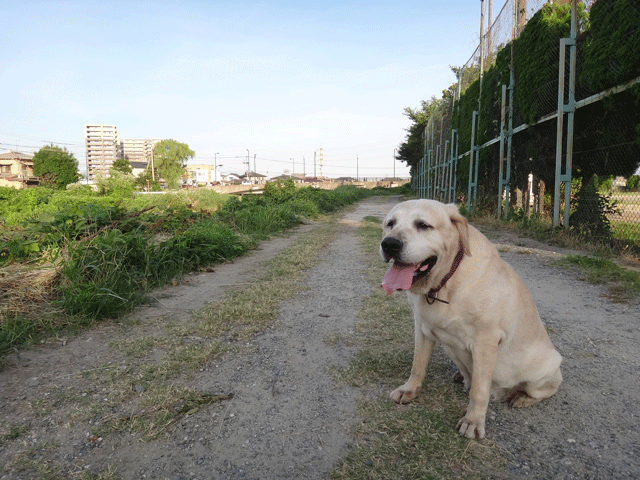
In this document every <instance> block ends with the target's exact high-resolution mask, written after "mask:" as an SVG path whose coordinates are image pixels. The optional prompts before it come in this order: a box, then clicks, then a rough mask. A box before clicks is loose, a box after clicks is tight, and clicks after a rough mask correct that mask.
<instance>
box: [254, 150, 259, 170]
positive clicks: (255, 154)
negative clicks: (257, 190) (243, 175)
mask: <svg viewBox="0 0 640 480" xmlns="http://www.w3.org/2000/svg"><path fill="white" fill-rule="evenodd" d="M257 155H258V154H257V153H254V154H253V173H257V171H256V156H257Z"/></svg>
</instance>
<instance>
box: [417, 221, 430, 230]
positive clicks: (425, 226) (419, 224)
mask: <svg viewBox="0 0 640 480" xmlns="http://www.w3.org/2000/svg"><path fill="white" fill-rule="evenodd" d="M416 228H417V229H418V230H429V229H430V228H431V225H429V224H428V223H425V222H423V221H420V220H418V221H417V222H416Z"/></svg>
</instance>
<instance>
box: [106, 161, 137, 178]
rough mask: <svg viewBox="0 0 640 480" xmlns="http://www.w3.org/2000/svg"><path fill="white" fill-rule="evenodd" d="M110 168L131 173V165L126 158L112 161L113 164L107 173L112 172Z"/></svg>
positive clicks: (126, 173) (127, 173)
mask: <svg viewBox="0 0 640 480" xmlns="http://www.w3.org/2000/svg"><path fill="white" fill-rule="evenodd" d="M112 170H115V171H117V172H121V173H124V174H125V175H131V173H132V172H133V167H132V166H131V162H129V160H127V159H126V158H119V159H118V160H116V161H115V162H113V165H111V168H109V174H111V173H112Z"/></svg>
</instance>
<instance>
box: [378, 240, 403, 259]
mask: <svg viewBox="0 0 640 480" xmlns="http://www.w3.org/2000/svg"><path fill="white" fill-rule="evenodd" d="M402 245H403V243H402V240H398V239H397V238H393V237H386V238H383V239H382V243H380V246H381V247H382V251H383V252H384V253H386V254H387V255H389V256H390V257H392V256H394V255H396V254H397V253H399V252H400V250H402Z"/></svg>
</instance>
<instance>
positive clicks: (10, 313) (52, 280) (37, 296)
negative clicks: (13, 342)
mask: <svg viewBox="0 0 640 480" xmlns="http://www.w3.org/2000/svg"><path fill="white" fill-rule="evenodd" d="M59 281H60V273H59V272H58V271H57V269H56V267H55V266H54V265H45V266H39V267H37V268H32V267H28V266H24V265H11V266H9V267H6V268H4V269H2V270H0V322H1V321H3V320H5V319H9V318H14V317H23V318H38V317H42V316H43V314H45V315H46V314H54V313H60V309H58V308H57V307H55V306H54V305H53V304H52V300H53V299H54V298H55V296H56V293H55V292H56V289H55V287H56V285H57V284H58V282H59Z"/></svg>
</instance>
